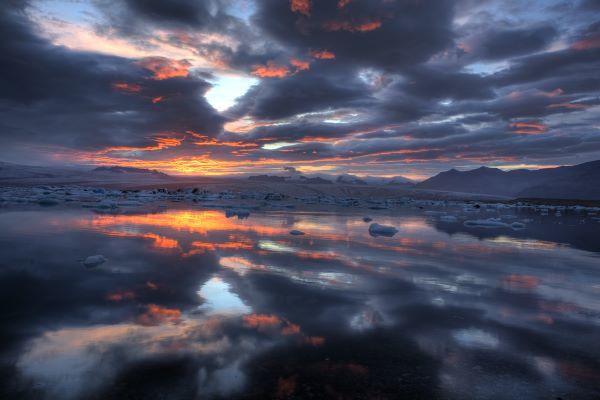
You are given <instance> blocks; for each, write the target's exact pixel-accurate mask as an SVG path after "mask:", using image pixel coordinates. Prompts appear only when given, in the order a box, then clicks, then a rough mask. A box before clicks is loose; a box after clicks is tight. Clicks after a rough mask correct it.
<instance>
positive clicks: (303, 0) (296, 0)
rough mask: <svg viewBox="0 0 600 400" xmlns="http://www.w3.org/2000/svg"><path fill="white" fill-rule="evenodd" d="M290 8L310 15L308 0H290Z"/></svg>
mask: <svg viewBox="0 0 600 400" xmlns="http://www.w3.org/2000/svg"><path fill="white" fill-rule="evenodd" d="M290 10H291V11H292V12H299V13H300V14H304V15H306V16H307V17H310V0H290Z"/></svg>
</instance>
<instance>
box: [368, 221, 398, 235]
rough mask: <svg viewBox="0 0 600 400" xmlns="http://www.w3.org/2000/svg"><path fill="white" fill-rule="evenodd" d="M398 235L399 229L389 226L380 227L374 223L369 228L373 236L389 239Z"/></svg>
mask: <svg viewBox="0 0 600 400" xmlns="http://www.w3.org/2000/svg"><path fill="white" fill-rule="evenodd" d="M396 233H398V229H396V228H394V227H393V226H388V225H380V224H377V223H373V224H371V225H370V226H369V234H370V235H371V236H375V237H376V236H387V237H392V236H394V235H395V234H396Z"/></svg>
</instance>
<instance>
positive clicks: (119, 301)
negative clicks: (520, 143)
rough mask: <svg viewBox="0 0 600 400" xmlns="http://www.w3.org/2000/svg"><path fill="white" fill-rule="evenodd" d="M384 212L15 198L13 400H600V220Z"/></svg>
mask: <svg viewBox="0 0 600 400" xmlns="http://www.w3.org/2000/svg"><path fill="white" fill-rule="evenodd" d="M492 216H493V215H492ZM371 217H373V218H374V220H375V221H376V222H378V223H382V224H390V225H394V226H396V227H397V228H398V229H399V233H398V234H396V235H395V236H394V237H391V238H387V237H376V238H375V237H372V236H370V235H369V232H368V224H367V223H365V222H363V220H362V214H360V215H359V214H355V213H351V212H336V213H332V212H317V211H314V212H301V211H293V212H290V211H286V212H281V211H279V212H277V211H270V212H266V211H265V212H255V213H252V214H251V215H250V217H249V218H247V219H243V220H240V219H237V218H235V217H234V218H226V216H225V213H224V212H223V211H221V210H202V209H198V208H194V209H185V208H180V209H177V208H175V209H160V210H156V211H155V212H130V213H124V214H103V213H98V212H93V211H90V210H86V209H74V208H73V209H61V208H35V209H4V210H2V211H1V212H0V226H2V230H1V231H0V288H1V290H0V318H1V320H2V324H1V326H0V339H1V340H0V368H1V369H0V397H1V398H19V399H67V400H68V399H109V398H110V399H112V398H115V399H117V398H127V399H196V398H253V399H268V398H311V397H312V398H372V399H393V398H410V399H437V398H440V399H469V398H473V399H557V398H562V399H592V398H598V397H599V396H600V384H599V382H600V344H599V341H598V338H599V337H600V327H599V325H600V257H599V256H600V253H599V251H600V244H599V243H598V240H599V239H598V238H599V235H598V232H599V231H600V229H599V228H600V224H598V223H596V224H594V222H593V221H590V220H588V221H587V222H585V221H584V220H583V219H582V218H581V217H580V216H577V215H574V216H568V215H567V216H563V217H561V218H556V217H553V216H549V217H541V216H535V215H517V217H518V218H520V219H519V220H521V219H524V218H530V219H531V221H530V222H528V223H527V228H526V229H524V230H513V229H505V228H501V229H485V228H467V227H465V226H464V225H463V224H462V219H460V218H459V221H458V222H456V223H446V222H443V221H439V219H437V218H435V217H432V216H427V215H424V214H423V212H422V211H421V210H405V211H394V212H386V211H381V212H379V211H378V212H373V213H372V215H371ZM292 229H296V230H300V231H303V232H305V235H304V236H292V235H290V234H289V232H290V230H292ZM95 254H102V255H104V256H105V257H106V258H107V259H108V261H107V262H106V263H104V264H102V265H100V266H98V267H95V268H86V267H84V266H83V265H82V263H81V260H82V259H84V258H85V257H87V256H90V255H95Z"/></svg>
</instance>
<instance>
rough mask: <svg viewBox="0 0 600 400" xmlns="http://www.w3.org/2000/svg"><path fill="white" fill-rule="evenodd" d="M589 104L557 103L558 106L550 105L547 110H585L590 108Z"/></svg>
mask: <svg viewBox="0 0 600 400" xmlns="http://www.w3.org/2000/svg"><path fill="white" fill-rule="evenodd" d="M590 107H591V106H590V105H589V104H581V103H558V104H550V105H549V106H548V108H565V109H568V110H586V109H588V108H590Z"/></svg>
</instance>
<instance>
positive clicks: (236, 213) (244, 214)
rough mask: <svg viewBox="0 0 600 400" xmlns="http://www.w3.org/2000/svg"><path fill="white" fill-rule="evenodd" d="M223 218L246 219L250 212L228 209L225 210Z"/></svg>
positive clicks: (240, 209)
mask: <svg viewBox="0 0 600 400" xmlns="http://www.w3.org/2000/svg"><path fill="white" fill-rule="evenodd" d="M225 216H226V217H227V218H231V217H235V216H237V217H238V219H246V218H248V217H249V216H250V211H248V210H244V209H242V208H230V209H229V210H225Z"/></svg>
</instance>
